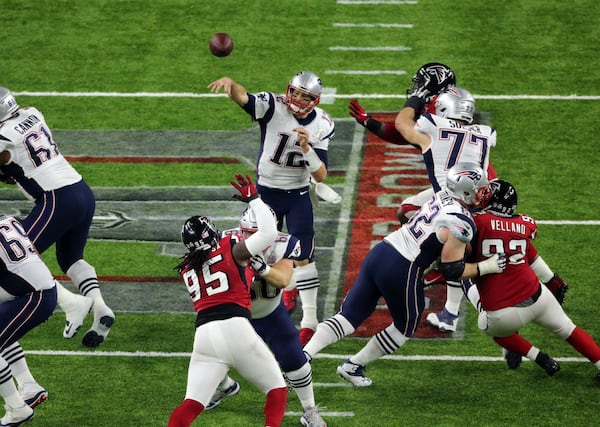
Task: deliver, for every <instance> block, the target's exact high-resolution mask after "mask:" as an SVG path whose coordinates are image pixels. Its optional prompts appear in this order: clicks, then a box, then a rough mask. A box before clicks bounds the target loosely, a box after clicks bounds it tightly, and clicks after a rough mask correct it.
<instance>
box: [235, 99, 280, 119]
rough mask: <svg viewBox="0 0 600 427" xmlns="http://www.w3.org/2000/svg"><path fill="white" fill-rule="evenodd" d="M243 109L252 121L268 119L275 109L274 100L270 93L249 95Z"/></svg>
mask: <svg viewBox="0 0 600 427" xmlns="http://www.w3.org/2000/svg"><path fill="white" fill-rule="evenodd" d="M243 109H244V111H246V113H248V114H250V115H251V116H252V120H254V121H257V120H261V119H266V118H267V117H269V118H270V117H271V116H272V115H273V111H274V109H275V98H274V96H273V94H272V93H271V92H258V93H255V94H252V93H249V94H248V103H247V104H246V105H245V106H244V107H243Z"/></svg>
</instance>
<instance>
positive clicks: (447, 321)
mask: <svg viewBox="0 0 600 427" xmlns="http://www.w3.org/2000/svg"><path fill="white" fill-rule="evenodd" d="M426 320H427V323H429V324H430V325H431V326H434V327H436V328H438V329H439V330H440V332H456V326H457V325H458V315H456V314H452V313H450V312H449V311H448V310H446V307H444V308H443V309H442V311H440V312H439V313H429V314H428V315H427V319H426Z"/></svg>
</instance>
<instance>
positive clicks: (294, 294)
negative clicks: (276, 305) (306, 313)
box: [282, 289, 298, 314]
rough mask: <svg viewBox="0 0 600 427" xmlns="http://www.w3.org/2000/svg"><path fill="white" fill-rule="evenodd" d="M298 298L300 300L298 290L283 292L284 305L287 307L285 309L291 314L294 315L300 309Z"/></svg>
mask: <svg viewBox="0 0 600 427" xmlns="http://www.w3.org/2000/svg"><path fill="white" fill-rule="evenodd" d="M296 298H298V289H292V290H289V291H285V290H284V291H283V294H282V299H283V305H285V309H286V310H287V312H288V313H290V314H292V313H293V312H294V311H295V310H296V308H297V307H298V303H297V302H296Z"/></svg>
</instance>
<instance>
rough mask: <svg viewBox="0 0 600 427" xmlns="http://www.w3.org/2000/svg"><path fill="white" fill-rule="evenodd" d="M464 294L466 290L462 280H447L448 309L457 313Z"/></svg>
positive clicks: (446, 305)
mask: <svg viewBox="0 0 600 427" xmlns="http://www.w3.org/2000/svg"><path fill="white" fill-rule="evenodd" d="M463 295H464V292H463V290H462V285H461V284H460V282H451V281H448V282H446V304H445V307H446V310H448V312H450V313H451V314H454V315H457V314H458V311H459V310H460V303H461V301H462V298H463Z"/></svg>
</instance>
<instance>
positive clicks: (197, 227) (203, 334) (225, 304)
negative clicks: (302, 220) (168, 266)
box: [168, 175, 288, 427]
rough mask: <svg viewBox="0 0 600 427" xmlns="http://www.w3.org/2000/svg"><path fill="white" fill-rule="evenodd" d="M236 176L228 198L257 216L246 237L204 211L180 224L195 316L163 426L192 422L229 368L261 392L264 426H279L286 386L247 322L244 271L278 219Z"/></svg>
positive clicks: (247, 292)
mask: <svg viewBox="0 0 600 427" xmlns="http://www.w3.org/2000/svg"><path fill="white" fill-rule="evenodd" d="M236 180H237V182H234V181H232V185H233V186H234V187H235V188H236V189H237V190H238V192H239V194H236V195H235V196H234V197H235V198H237V199H239V200H241V201H243V202H246V203H248V205H249V208H250V209H252V211H253V213H254V215H256V223H257V231H256V232H255V233H254V234H253V235H252V236H250V237H249V238H248V239H242V238H241V237H240V236H236V235H232V234H230V235H226V236H224V237H220V235H219V232H218V230H217V229H216V227H215V226H214V224H213V223H212V221H211V220H210V219H209V218H207V217H205V216H193V217H191V218H189V219H188V220H187V221H186V222H185V224H184V225H183V227H182V229H181V239H182V242H183V244H184V245H185V247H186V248H187V250H188V252H187V253H186V255H185V256H184V257H183V261H182V262H181V263H180V264H179V265H178V266H177V270H178V271H179V273H180V274H181V276H182V278H183V282H184V283H185V285H186V287H187V290H188V292H189V295H190V297H191V299H192V302H193V305H194V309H195V310H196V312H197V313H198V315H197V318H196V332H195V335H194V346H193V352H192V356H191V359H190V365H189V369H188V380H187V389H186V393H185V399H184V401H183V402H182V403H181V404H180V405H179V406H177V407H176V408H175V409H174V410H173V412H172V413H171V416H170V418H169V423H168V427H187V426H189V425H190V424H192V422H193V421H194V419H195V418H196V417H197V416H198V415H200V413H202V411H204V408H205V407H206V406H207V405H208V404H209V402H210V400H211V397H212V396H213V394H214V392H215V390H216V389H217V386H218V385H219V383H220V382H221V380H222V379H223V378H224V377H225V376H226V375H227V372H228V370H229V369H230V368H235V369H236V370H237V371H238V372H239V373H240V375H242V376H244V378H246V379H247V380H249V381H250V382H252V383H253V384H255V385H256V387H257V388H258V389H259V390H261V391H262V392H263V393H265V394H266V396H267V397H266V403H265V406H264V412H265V425H266V426H279V425H280V424H281V420H282V419H283V415H284V413H285V407H286V404H287V393H288V391H287V387H286V385H285V381H284V379H283V376H282V375H281V371H280V370H279V365H278V364H277V360H275V357H274V356H273V353H271V351H270V350H269V348H268V347H267V345H266V344H265V342H264V341H263V340H262V339H261V338H260V337H259V336H258V335H257V334H256V332H255V331H254V328H253V327H252V325H251V324H250V318H251V314H250V306H251V304H252V302H251V299H250V287H249V286H248V284H247V282H246V277H245V267H246V266H247V264H248V262H249V260H250V258H251V257H252V256H255V255H258V254H260V253H262V251H263V250H265V248H267V247H268V246H269V245H271V244H273V241H274V240H275V238H276V237H277V225H276V222H275V218H273V215H272V214H271V211H270V209H269V207H268V206H267V205H266V204H265V203H264V202H263V201H262V200H261V199H260V197H259V196H258V192H257V190H256V187H255V186H254V184H253V183H252V180H251V179H250V177H248V176H246V177H245V178H244V177H243V176H242V175H236ZM215 337H218V339H215Z"/></svg>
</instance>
